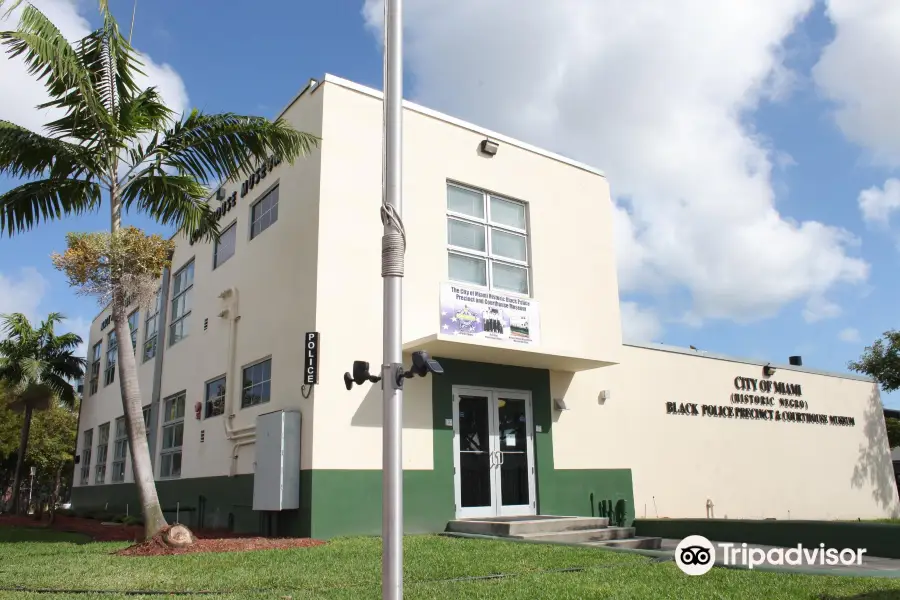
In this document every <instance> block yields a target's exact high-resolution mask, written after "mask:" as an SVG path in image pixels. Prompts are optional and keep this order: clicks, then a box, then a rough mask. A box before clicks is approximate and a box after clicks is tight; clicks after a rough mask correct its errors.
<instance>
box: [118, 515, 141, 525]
mask: <svg viewBox="0 0 900 600" xmlns="http://www.w3.org/2000/svg"><path fill="white" fill-rule="evenodd" d="M122 523H123V524H124V525H143V524H144V519H142V518H141V517H135V516H134V515H130V516H127V517H125V518H124V519H123V520H122Z"/></svg>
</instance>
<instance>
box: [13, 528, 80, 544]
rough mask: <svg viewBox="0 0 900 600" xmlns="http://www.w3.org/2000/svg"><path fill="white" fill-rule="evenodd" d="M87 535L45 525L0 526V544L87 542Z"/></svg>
mask: <svg viewBox="0 0 900 600" xmlns="http://www.w3.org/2000/svg"><path fill="white" fill-rule="evenodd" d="M90 541H91V538H90V537H89V536H86V535H84V534H81V533H69V532H65V531H56V530H54V529H47V528H46V527H0V544H20V543H25V542H37V543H60V542H64V543H69V544H87V543H88V542H90Z"/></svg>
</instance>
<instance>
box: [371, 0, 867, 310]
mask: <svg viewBox="0 0 900 600" xmlns="http://www.w3.org/2000/svg"><path fill="white" fill-rule="evenodd" d="M812 5H813V0H761V1H758V2H743V1H737V0H732V1H730V2H708V1H707V0H672V1H670V2H659V1H658V0H642V1H638V0H634V1H632V2H618V1H614V0H557V1H556V2H521V0H495V1H493V2H481V1H477V0H457V1H456V2H440V1H438V0H418V1H416V0H410V1H409V2H407V4H406V6H405V20H406V29H407V31H406V38H405V40H406V61H407V64H408V66H409V69H408V71H409V72H410V73H409V74H410V78H411V80H412V81H413V82H414V96H415V99H416V100H417V101H419V102H422V103H423V104H425V105H428V106H432V107H434V108H437V109H440V110H444V111H446V112H448V113H450V114H453V115H457V116H460V117H462V118H465V119H468V120H471V121H473V122H476V123H479V124H483V125H485V126H488V127H491V128H493V129H496V130H499V131H503V132H505V133H508V134H510V135H514V136H517V137H520V138H522V139H524V140H527V141H530V142H532V143H535V144H538V145H541V146H544V147H547V148H549V149H552V150H555V151H558V152H561V153H563V154H565V155H569V156H572V157H573V158H577V159H580V160H582V161H584V162H587V163H589V164H593V165H596V166H598V167H600V168H601V169H603V170H604V171H605V172H606V173H607V175H608V176H609V179H610V183H611V186H612V190H613V193H614V194H615V195H616V197H617V198H618V200H617V205H618V208H617V212H616V220H615V224H616V233H617V250H618V261H619V263H618V266H619V278H620V285H621V289H622V291H623V292H628V291H638V290H639V291H644V292H650V293H654V294H659V295H660V296H662V295H663V294H665V293H666V292H668V291H674V290H678V289H683V288H686V289H687V290H688V291H690V293H691V298H692V306H691V307H690V308H689V311H688V312H689V314H690V315H692V318H694V319H699V320H700V321H702V320H704V319H709V318H731V319H736V320H741V321H747V320H752V319H755V318H760V317H765V316H769V315H772V314H774V313H776V312H777V311H778V310H779V309H780V308H781V307H783V306H784V305H786V304H788V303H791V302H796V301H801V302H802V301H804V300H806V299H808V298H810V297H812V296H820V295H822V294H824V293H826V292H827V291H829V290H831V289H832V288H834V287H835V286H838V285H841V284H859V283H862V282H864V281H865V280H866V279H867V277H868V265H867V264H866V263H865V262H863V261H862V260H860V259H858V258H855V257H853V256H852V255H851V251H852V249H853V246H854V245H855V244H856V240H855V239H854V238H853V237H852V236H851V235H850V234H849V233H848V232H846V231H844V230H842V229H840V228H837V227H831V226H828V225H825V224H823V223H819V222H816V221H804V222H796V221H794V220H791V219H788V218H785V217H783V216H782V215H780V214H779V213H778V211H777V209H776V207H775V195H774V192H773V187H772V177H771V173H772V170H773V168H774V165H775V164H777V163H782V164H783V163H784V161H785V158H784V156H783V154H782V153H780V152H778V151H776V150H774V149H772V148H770V147H769V143H768V142H767V141H766V140H764V139H762V138H761V137H760V136H759V135H757V133H756V132H755V131H754V130H753V128H752V126H751V125H749V124H748V123H747V122H746V118H747V116H748V115H749V114H751V113H752V111H753V110H754V109H755V107H756V106H757V105H758V103H759V101H760V100H761V99H763V98H772V97H778V98H782V97H783V96H784V95H785V93H786V87H789V86H786V85H785V84H786V82H787V83H789V82H790V80H791V77H790V74H789V73H786V70H785V67H784V65H783V61H782V50H781V44H782V43H783V41H784V39H785V38H786V36H787V35H788V34H789V33H790V32H791V31H792V30H793V29H794V28H795V26H796V25H797V23H798V21H799V20H800V19H802V18H803V17H804V16H805V15H806V13H807V12H808V11H809V10H810V8H811V7H812ZM363 15H364V17H365V18H366V21H367V23H368V25H369V27H370V28H372V29H373V30H374V31H376V32H377V31H378V28H379V27H380V23H381V19H382V6H381V2H380V0H367V2H366V5H365V7H364V9H363ZM626 199H627V202H626Z"/></svg>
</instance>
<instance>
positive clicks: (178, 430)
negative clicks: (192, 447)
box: [159, 392, 185, 477]
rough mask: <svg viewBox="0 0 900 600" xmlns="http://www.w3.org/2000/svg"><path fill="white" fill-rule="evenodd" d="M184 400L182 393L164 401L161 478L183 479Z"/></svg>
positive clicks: (160, 453) (160, 456) (160, 454)
mask: <svg viewBox="0 0 900 600" xmlns="http://www.w3.org/2000/svg"><path fill="white" fill-rule="evenodd" d="M184 398H185V393H184V392H181V393H180V394H176V395H174V396H172V397H170V398H166V399H165V400H164V401H163V407H164V409H163V410H164V413H163V428H162V445H161V447H160V451H159V459H160V467H159V476H160V477H181V446H182V444H183V443H184Z"/></svg>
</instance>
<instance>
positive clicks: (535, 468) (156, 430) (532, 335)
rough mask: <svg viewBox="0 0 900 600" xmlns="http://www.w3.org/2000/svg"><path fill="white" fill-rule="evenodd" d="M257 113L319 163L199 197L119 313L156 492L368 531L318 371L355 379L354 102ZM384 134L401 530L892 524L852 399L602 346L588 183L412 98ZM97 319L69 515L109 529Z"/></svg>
mask: <svg viewBox="0 0 900 600" xmlns="http://www.w3.org/2000/svg"><path fill="white" fill-rule="evenodd" d="M283 115H284V116H285V118H286V119H287V120H289V121H290V122H291V123H292V124H293V125H294V126H296V127H297V128H298V129H301V130H304V131H308V132H311V133H314V134H317V135H319V136H320V137H321V138H322V140H323V141H322V144H321V148H320V149H319V150H317V151H315V152H314V153H313V154H312V155H311V156H310V157H308V158H306V159H303V160H300V161H298V162H297V163H296V164H294V165H293V166H291V165H288V164H286V163H282V164H278V165H275V164H273V163H271V162H269V163H267V164H266V165H264V166H263V168H261V169H260V170H258V171H257V173H256V174H254V175H253V176H252V177H250V178H248V179H247V180H246V181H241V180H238V181H231V182H228V183H226V184H225V185H224V186H223V187H222V189H221V190H220V191H219V192H218V193H217V195H216V196H215V197H214V198H213V199H212V200H211V202H213V203H220V204H221V205H222V209H221V212H222V216H221V221H220V223H221V225H222V231H223V232H224V234H223V237H222V241H221V242H220V243H219V245H218V246H217V247H213V245H211V244H206V243H197V244H191V243H190V241H189V240H188V239H185V238H183V237H182V238H179V239H178V244H177V248H176V250H175V254H174V258H173V261H172V268H171V272H167V273H165V274H164V277H163V280H162V282H161V288H160V300H159V302H158V304H157V306H156V307H154V308H152V309H150V310H145V309H138V308H137V307H134V310H135V311H136V312H135V313H134V315H135V316H134V319H133V330H134V340H133V341H134V345H135V348H136V352H137V355H138V364H139V374H140V385H141V392H142V394H143V396H144V398H145V399H146V400H145V404H146V407H147V408H146V410H145V419H146V422H147V423H148V435H149V438H150V442H151V450H152V455H153V463H154V468H155V472H156V477H157V480H158V484H157V487H158V491H159V494H160V498H161V500H162V503H163V505H164V509H166V511H167V512H169V513H170V514H172V515H173V516H174V512H175V510H176V508H177V510H178V511H179V513H180V518H181V520H182V521H185V522H189V523H192V524H193V525H194V526H204V527H225V526H231V527H234V528H236V529H241V530H259V531H263V532H277V533H302V534H305V535H313V536H316V537H330V536H333V535H337V534H344V533H373V532H377V531H379V529H380V518H381V507H380V498H381V495H380V494H381V492H380V489H381V488H380V483H381V471H380V467H381V408H380V399H381V388H380V385H379V384H366V385H364V386H354V387H353V389H352V390H350V391H348V390H347V389H346V388H345V387H344V382H343V379H342V376H343V374H344V372H345V371H348V370H350V368H351V365H352V362H353V361H354V360H366V361H369V362H370V363H371V365H372V371H373V372H376V373H377V372H378V370H379V368H378V365H379V364H380V362H381V343H382V342H381V335H382V322H381V315H382V311H381V301H382V292H381V289H382V288H381V286H382V281H381V272H380V267H381V265H380V252H379V248H380V238H381V234H382V226H381V222H380V219H379V212H378V211H379V205H380V198H381V124H382V104H381V94H380V93H379V92H376V91H375V90H372V89H369V88H366V87H363V86H360V85H358V84H355V83H352V82H349V81H346V80H343V79H340V78H337V77H333V76H330V75H329V76H326V77H325V78H324V80H323V81H321V82H311V84H310V85H309V86H308V87H306V88H305V89H304V90H303V91H302V92H301V93H300V94H299V95H298V96H297V97H296V98H295V99H294V100H292V101H291V103H290V104H289V106H288V107H287V108H286V109H285V110H284V112H283ZM403 125H404V150H405V153H404V164H403V173H404V178H403V182H404V190H403V192H404V207H403V220H404V223H405V227H406V231H407V237H408V240H407V253H406V273H405V278H404V284H403V290H404V309H403V316H404V321H403V340H404V348H405V351H406V352H407V353H411V352H413V351H417V350H425V351H428V352H429V353H430V354H431V355H432V356H433V357H435V358H437V359H438V360H439V361H440V362H441V364H442V365H443V367H444V371H445V373H444V374H443V375H440V376H429V377H428V378H414V379H410V380H408V381H407V383H406V393H405V404H404V432H403V448H404V455H403V463H404V468H405V475H404V483H405V515H406V519H405V524H406V528H407V530H408V531H440V530H443V529H444V526H445V525H446V523H447V521H448V520H451V519H454V518H466V517H476V516H482V517H484V516H494V515H498V516H502V515H528V514H565V515H587V516H590V515H592V514H594V513H595V512H596V511H598V510H600V509H599V508H598V507H599V506H600V505H601V504H602V503H603V502H605V501H610V502H612V503H616V502H619V501H620V500H622V501H624V506H625V507H626V510H627V514H628V518H629V520H630V519H632V518H634V517H642V516H648V517H649V516H657V515H658V516H660V517H664V516H665V517H704V516H715V517H724V516H728V517H729V518H768V517H774V518H778V519H785V518H803V519H856V518H873V517H882V516H889V515H896V514H897V512H898V500H897V491H896V488H895V486H894V485H893V473H892V471H891V461H890V453H889V449H888V447H887V442H886V435H885V429H884V424H883V418H882V417H881V402H880V399H879V395H878V390H877V388H876V386H875V385H874V384H873V383H872V382H871V381H869V380H866V379H862V378H857V377H852V376H849V375H838V374H829V373H820V372H816V371H813V370H811V369H807V368H804V367H801V366H791V365H781V366H779V365H775V371H774V373H773V374H770V375H764V372H763V371H764V367H765V365H764V364H762V363H757V362H754V361H743V360H737V359H729V358H725V357H718V356H712V355H700V354H698V353H696V352H694V351H689V350H682V349H677V348H669V347H663V346H634V345H626V344H623V343H622V340H621V333H620V332H621V324H620V315H619V295H618V285H617V280H616V261H615V255H614V244H613V224H612V221H613V205H612V203H611V201H610V192H609V185H608V183H607V180H606V179H605V177H604V176H603V175H602V173H600V172H598V171H597V170H595V169H593V168H591V167H588V166H586V165H582V164H579V163H576V162H574V161H571V160H568V159H566V158H563V157H560V156H557V155H554V154H552V153H549V152H546V151H543V150H540V149H538V148H534V147H531V146H529V145H527V144H524V143H521V142H518V141H516V140H513V139H509V138H507V137H505V136H502V135H498V134H496V133H493V132H490V131H486V130H484V129H482V128H479V127H476V126H474V125H471V124H468V123H465V122H462V121H459V120H457V119H454V118H452V117H448V116H446V115H443V114H440V113H437V112H434V111H432V110H429V109H426V108H423V107H421V106H417V105H414V104H407V105H406V108H405V111H404V124H403ZM484 140H491V141H493V142H496V144H497V148H496V153H495V154H494V155H491V154H489V153H486V152H484V151H483V147H482V142H483V141H484ZM108 320H109V311H108V310H107V311H104V312H102V313H101V314H100V315H98V316H97V318H96V319H95V320H94V322H93V324H92V327H91V334H90V342H89V357H88V358H89V361H90V363H91V366H90V367H89V375H88V377H87V379H86V383H85V388H86V399H85V401H84V403H83V404H82V413H81V416H80V432H79V441H78V453H79V464H78V465H77V466H76V475H75V488H74V491H73V504H74V505H75V507H76V509H78V508H85V507H104V506H106V507H107V508H108V509H109V510H114V509H115V510H122V512H124V510H125V506H126V505H128V506H129V511H130V512H135V511H137V510H138V502H137V497H136V491H135V488H134V485H133V483H131V482H132V474H131V465H130V457H128V456H127V448H126V443H125V441H124V437H123V435H124V429H123V427H122V426H121V425H119V423H120V420H119V419H120V417H121V415H122V406H121V401H120V395H119V381H118V379H117V374H116V373H115V366H114V364H113V363H114V360H115V358H114V356H115V354H114V348H115V346H114V343H115V340H111V338H110V335H111V331H112V327H111V325H110V323H109V322H108ZM308 332H318V334H319V340H318V362H317V367H318V382H317V383H316V384H315V385H312V386H309V385H305V384H304V373H305V362H304V361H305V359H306V352H305V339H306V334H307V333H308ZM111 343H112V344H113V345H112V346H111ZM126 343H128V342H126ZM111 348H112V349H113V351H111ZM111 359H112V360H111ZM408 362H409V356H407V363H408ZM760 382H762V383H760ZM753 386H756V388H755V391H754V387H753ZM742 388H747V389H742ZM768 388H771V389H770V391H768V392H766V391H764V390H766V389H768ZM747 397H749V398H750V400H749V402H750V403H749V404H747V403H744V402H745V400H746V398H747ZM760 398H762V400H760ZM770 399H771V402H773V405H771V406H770V405H768V404H765V403H767V402H769V401H770ZM782 401H784V402H785V405H784V406H782V405H781V402H782ZM754 402H762V403H763V404H754ZM280 410H290V411H299V413H300V415H301V419H302V421H301V433H300V472H299V474H296V473H295V474H293V475H299V476H298V477H297V479H299V482H297V481H296V479H291V480H290V485H291V486H293V485H297V486H299V501H298V502H297V506H296V507H292V508H288V509H285V510H281V511H278V512H277V513H273V512H271V511H255V510H253V506H254V471H255V463H256V462H257V461H258V460H260V458H259V456H258V454H257V452H258V446H259V445H260V444H259V443H258V439H257V437H258V436H257V433H258V432H257V431H256V425H257V420H256V419H257V417H258V416H259V415H262V414H266V413H272V412H273V411H280ZM695 411H696V414H694V412H695ZM760 411H763V412H760ZM713 415H715V416H713ZM797 415H800V416H797ZM804 415H824V422H822V423H820V422H818V420H819V417H807V416H804ZM260 435H262V434H260ZM289 475H290V474H289ZM185 515H190V519H187V517H186V516H185ZM276 515H277V516H276Z"/></svg>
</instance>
